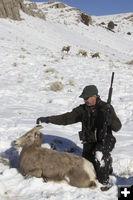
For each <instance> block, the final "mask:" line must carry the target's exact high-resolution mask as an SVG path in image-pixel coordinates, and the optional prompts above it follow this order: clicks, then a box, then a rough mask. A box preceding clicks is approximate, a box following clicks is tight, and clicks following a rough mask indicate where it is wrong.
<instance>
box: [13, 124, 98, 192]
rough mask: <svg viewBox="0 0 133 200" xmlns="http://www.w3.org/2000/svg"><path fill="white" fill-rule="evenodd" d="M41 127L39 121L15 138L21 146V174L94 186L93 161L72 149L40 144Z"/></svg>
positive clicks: (85, 186)
mask: <svg viewBox="0 0 133 200" xmlns="http://www.w3.org/2000/svg"><path fill="white" fill-rule="evenodd" d="M41 128H43V127H42V126H40V125H38V126H36V127H34V128H33V129H31V130H30V131H29V132H27V133H26V134H25V135H23V136H22V137H20V138H18V139H17V140H16V141H15V145H17V146H18V147H22V151H21V153H20V160H19V169H20V172H21V173H22V175H24V176H35V177H38V178H40V177H42V178H43V179H44V180H45V181H55V182H64V183H68V184H70V185H72V186H76V187H79V188H87V187H89V188H91V189H95V188H96V187H97V184H96V174H95V170H94V167H93V165H92V163H91V162H89V161H87V160H86V159H84V158H82V157H80V156H77V155H74V154H71V153H66V152H58V151H55V150H52V149H47V148H43V147H41V144H42V134H41V133H40V131H39V130H40V129H41Z"/></svg>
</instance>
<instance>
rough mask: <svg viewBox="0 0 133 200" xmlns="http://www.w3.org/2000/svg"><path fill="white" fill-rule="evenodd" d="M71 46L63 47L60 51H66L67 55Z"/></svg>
mask: <svg viewBox="0 0 133 200" xmlns="http://www.w3.org/2000/svg"><path fill="white" fill-rule="evenodd" d="M70 48H71V46H64V47H63V48H62V50H61V51H63V52H64V51H66V52H67V53H68V52H69V51H70Z"/></svg>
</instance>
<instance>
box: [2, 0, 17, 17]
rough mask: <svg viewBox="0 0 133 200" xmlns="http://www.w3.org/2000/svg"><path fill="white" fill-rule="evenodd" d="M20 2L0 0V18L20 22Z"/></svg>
mask: <svg viewBox="0 0 133 200" xmlns="http://www.w3.org/2000/svg"><path fill="white" fill-rule="evenodd" d="M19 9H20V0H0V17H2V18H7V17H8V18H11V19H14V20H20V14H19Z"/></svg>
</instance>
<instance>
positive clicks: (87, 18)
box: [80, 12, 92, 26]
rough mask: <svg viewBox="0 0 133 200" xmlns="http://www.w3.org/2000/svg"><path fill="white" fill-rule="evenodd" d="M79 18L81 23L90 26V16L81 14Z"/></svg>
mask: <svg viewBox="0 0 133 200" xmlns="http://www.w3.org/2000/svg"><path fill="white" fill-rule="evenodd" d="M80 17H81V22H82V23H83V24H85V25H87V26H89V24H92V18H91V16H90V15H87V14H85V13H82V12H81V14H80Z"/></svg>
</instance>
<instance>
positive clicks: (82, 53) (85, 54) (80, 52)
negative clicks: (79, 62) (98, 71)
mask: <svg viewBox="0 0 133 200" xmlns="http://www.w3.org/2000/svg"><path fill="white" fill-rule="evenodd" d="M78 55H82V56H84V57H86V56H88V53H87V51H85V50H83V49H80V50H79V52H78Z"/></svg>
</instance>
